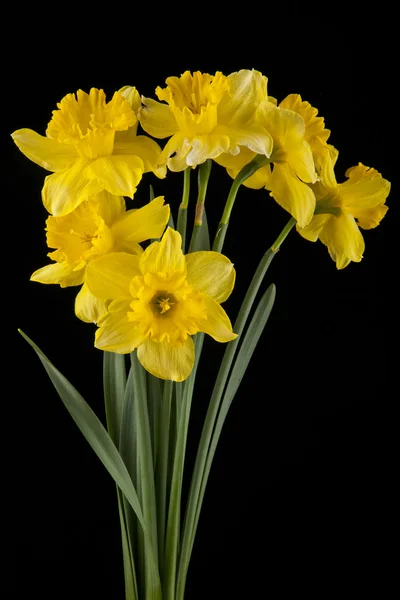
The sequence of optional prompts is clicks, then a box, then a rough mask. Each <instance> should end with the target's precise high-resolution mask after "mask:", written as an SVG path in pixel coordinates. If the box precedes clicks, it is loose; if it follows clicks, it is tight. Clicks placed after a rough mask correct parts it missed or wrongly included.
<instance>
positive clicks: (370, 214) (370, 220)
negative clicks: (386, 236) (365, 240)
mask: <svg viewBox="0 0 400 600" xmlns="http://www.w3.org/2000/svg"><path fill="white" fill-rule="evenodd" d="M388 210H389V207H388V206H375V208H363V209H362V210H355V209H354V208H353V209H352V213H353V217H355V218H356V219H357V224H358V226H359V227H362V228H363V229H373V228H374V227H377V226H378V225H379V223H380V222H381V221H382V219H383V217H384V216H385V215H386V213H387V211H388Z"/></svg>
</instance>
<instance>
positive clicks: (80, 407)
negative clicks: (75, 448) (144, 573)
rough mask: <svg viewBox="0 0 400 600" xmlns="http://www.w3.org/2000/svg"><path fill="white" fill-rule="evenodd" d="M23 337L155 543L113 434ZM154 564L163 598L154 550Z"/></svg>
mask: <svg viewBox="0 0 400 600" xmlns="http://www.w3.org/2000/svg"><path fill="white" fill-rule="evenodd" d="M19 332H20V333H21V335H22V337H23V338H24V339H25V340H26V341H27V342H28V344H29V345H30V346H32V348H33V349H34V350H35V352H36V354H37V355H38V357H39V359H40V361H41V363H42V364H43V366H44V368H45V370H46V372H47V374H48V376H49V377H50V379H51V382H52V383H53V385H54V387H55V388H56V390H57V392H58V395H59V396H60V398H61V400H62V402H63V403H64V406H65V407H66V409H67V410H68V412H69V414H70V415H71V417H72V418H73V420H74V421H75V423H76V424H77V426H78V428H79V429H80V431H81V432H82V434H83V435H84V437H85V438H86V440H87V441H88V443H89V445H90V446H91V447H92V449H93V450H94V452H95V453H96V454H97V456H98V458H99V459H100V460H101V462H102V463H103V465H104V466H105V468H106V469H107V471H108V472H109V473H110V475H111V477H112V478H113V479H114V481H115V483H116V484H117V485H118V487H119V488H120V489H121V490H122V492H123V494H124V495H125V497H126V498H127V500H128V502H129V504H130V505H131V506H132V508H133V510H134V512H135V514H136V516H137V518H138V520H139V522H140V524H141V526H142V528H143V532H144V535H145V538H146V539H147V541H148V543H149V545H151V542H150V537H149V532H148V529H147V527H146V524H145V521H144V518H143V513H142V509H141V507H140V504H139V499H138V496H137V493H136V490H135V488H134V486H133V483H132V480H131V478H130V476H129V473H128V471H127V469H126V466H125V464H124V462H123V460H122V458H121V456H120V454H119V452H118V450H117V448H116V447H115V445H114V442H113V441H112V439H111V437H110V436H109V434H108V433H107V431H106V430H105V428H104V427H103V425H102V423H101V422H100V420H99V419H98V417H97V416H96V415H95V413H94V412H93V410H92V409H91V408H90V406H89V405H88V404H87V403H86V402H85V400H84V399H83V398H82V396H81V395H80V394H79V393H78V392H77V390H76V389H75V388H74V387H73V385H72V384H71V383H70V382H69V381H68V380H67V379H66V378H65V377H64V375H62V374H61V373H60V371H58V369H56V367H55V366H54V365H53V364H52V363H51V362H50V361H49V359H48V358H47V357H46V356H45V354H43V352H42V351H41V350H40V348H39V347H38V346H37V345H36V344H35V343H34V342H33V341H32V340H31V339H30V338H29V337H28V336H27V335H26V334H25V333H23V332H22V331H21V330H19ZM149 558H150V566H151V570H152V584H153V585H152V588H151V590H150V592H151V593H150V594H149V596H148V597H149V598H151V600H160V598H161V587H160V580H159V576H158V570H157V567H156V562H155V556H154V552H152V555H151V556H150V555H149Z"/></svg>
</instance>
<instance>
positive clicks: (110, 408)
mask: <svg viewBox="0 0 400 600" xmlns="http://www.w3.org/2000/svg"><path fill="white" fill-rule="evenodd" d="M125 385H126V367H125V356H124V355H123V354H114V352H104V353H103V387H104V403H105V408H106V417H107V427H108V433H109V434H110V436H111V439H112V441H113V442H114V444H115V445H116V446H117V447H118V445H119V437H120V434H121V422H122V411H123V407H124V397H125Z"/></svg>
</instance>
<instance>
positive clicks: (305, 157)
mask: <svg viewBox="0 0 400 600" xmlns="http://www.w3.org/2000/svg"><path fill="white" fill-rule="evenodd" d="M287 162H288V164H289V165H290V166H291V167H292V169H293V171H294V172H295V173H296V175H297V177H299V178H300V179H301V180H302V181H305V182H306V183H315V182H316V180H317V174H316V172H315V165H314V158H313V155H312V152H311V148H310V145H309V144H308V143H307V142H302V144H300V145H299V147H298V148H296V150H293V151H292V152H288V155H287Z"/></svg>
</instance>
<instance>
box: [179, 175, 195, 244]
mask: <svg viewBox="0 0 400 600" xmlns="http://www.w3.org/2000/svg"><path fill="white" fill-rule="evenodd" d="M191 170H192V168H191V167H188V168H187V169H185V171H184V172H183V195H182V202H181V205H180V207H179V210H178V222H177V231H179V233H180V234H181V236H182V251H183V253H184V254H185V245H186V224H187V209H188V205H189V195H190V172H191Z"/></svg>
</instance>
